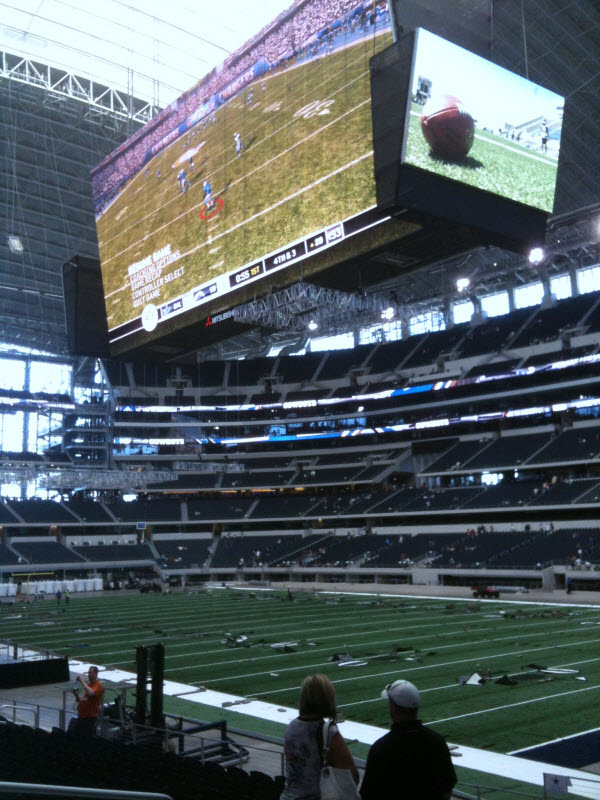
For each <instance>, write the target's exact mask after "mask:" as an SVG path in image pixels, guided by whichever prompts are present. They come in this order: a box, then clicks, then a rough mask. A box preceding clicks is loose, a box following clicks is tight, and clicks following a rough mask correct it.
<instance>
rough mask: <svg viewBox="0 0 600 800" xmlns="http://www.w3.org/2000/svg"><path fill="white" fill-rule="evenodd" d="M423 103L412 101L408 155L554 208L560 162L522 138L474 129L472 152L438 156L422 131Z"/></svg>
mask: <svg viewBox="0 0 600 800" xmlns="http://www.w3.org/2000/svg"><path fill="white" fill-rule="evenodd" d="M421 110H422V108H421V106H419V105H417V104H416V103H413V104H412V109H411V113H410V116H409V134H408V136H407V142H406V154H405V159H406V161H407V162H408V163H410V164H412V165H414V166H416V167H421V168H422V169H426V170H430V171H433V172H435V173H436V174H438V175H442V176H443V177H445V178H451V179H452V180H457V181H462V182H464V183H466V184H468V185H469V186H473V187H474V188H476V189H483V190H484V191H487V192H492V193H493V194H500V195H502V196H504V197H508V198H509V199H510V200H515V201H516V202H519V203H525V204H527V205H533V206H535V207H536V208H541V209H542V210H543V211H548V212H550V213H551V212H552V209H553V206H554V186H555V183H556V172H557V162H556V160H555V159H552V158H550V157H549V156H546V155H543V154H542V153H539V152H536V151H534V150H529V149H527V148H526V147H524V146H523V145H522V144H520V143H519V142H515V141H512V140H507V139H505V138H504V137H503V136H497V135H496V134H494V133H490V132H489V131H481V130H478V129H475V141H474V142H473V146H472V147H471V150H470V151H469V154H468V155H467V156H466V157H465V158H463V159H460V160H456V161H449V160H445V159H442V158H436V157H434V156H432V155H431V154H430V152H429V145H428V144H427V142H426V141H425V137H424V136H423V134H422V133H421V119H420V117H421Z"/></svg>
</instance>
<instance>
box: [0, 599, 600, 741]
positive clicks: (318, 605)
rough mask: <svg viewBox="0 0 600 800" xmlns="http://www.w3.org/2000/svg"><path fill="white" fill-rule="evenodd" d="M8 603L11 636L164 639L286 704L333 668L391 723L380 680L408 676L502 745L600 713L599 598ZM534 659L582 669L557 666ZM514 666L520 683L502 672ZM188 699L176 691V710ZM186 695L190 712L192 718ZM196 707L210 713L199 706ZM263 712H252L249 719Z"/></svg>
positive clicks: (456, 736)
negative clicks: (586, 601)
mask: <svg viewBox="0 0 600 800" xmlns="http://www.w3.org/2000/svg"><path fill="white" fill-rule="evenodd" d="M63 608H64V606H63ZM1 610H2V615H1V617H0V631H1V635H2V638H8V639H12V640H14V641H17V642H18V643H19V644H21V645H27V646H31V647H36V648H44V649H45V648H49V649H51V650H53V651H55V652H58V653H63V654H67V655H69V656H70V657H71V658H78V659H82V660H84V661H86V662H92V663H98V664H100V665H103V666H106V667H108V666H112V667H119V668H121V669H125V670H131V671H135V666H134V657H135V647H136V646H137V645H140V644H151V643H155V642H159V641H161V642H164V644H165V651H166V664H165V673H166V677H167V679H170V680H174V681H177V682H181V683H186V684H193V685H203V686H206V687H207V688H210V689H215V690H220V691H224V692H229V693H232V694H236V695H240V696H243V697H258V698H261V699H264V700H266V701H268V702H271V703H273V704H275V705H277V706H291V707H295V706H296V704H297V700H298V688H299V686H300V683H301V682H302V680H303V678H304V677H305V676H306V675H308V674H311V673H314V672H324V673H325V674H327V675H329V677H330V678H331V680H332V681H333V682H334V684H335V686H336V690H337V698H338V705H339V710H340V712H341V714H343V716H344V717H345V718H346V719H349V720H356V721H360V722H366V723H369V724H372V725H378V726H385V725H386V724H387V723H388V718H387V708H386V705H385V703H383V702H382V701H381V700H380V699H379V694H380V692H381V689H382V688H383V687H384V686H385V685H386V684H387V683H390V682H392V681H393V680H395V679H396V678H398V677H403V678H407V679H409V680H411V681H413V682H414V683H415V684H416V685H417V686H418V688H419V689H420V691H421V693H422V714H421V717H422V719H423V720H424V721H425V722H427V723H431V724H433V725H434V726H435V728H436V729H437V730H439V731H440V732H441V733H443V734H444V735H446V736H447V737H448V739H449V741H451V742H456V743H459V744H463V745H471V746H474V747H478V748H488V749H490V750H493V751H496V752H503V753H504V752H510V751H513V750H516V749H519V748H523V747H527V746H532V745H535V744H539V743H542V742H545V741H548V740H551V739H554V738H557V737H559V736H566V735H570V734H574V733H577V732H580V731H584V730H589V729H591V728H595V727H596V726H597V725H598V722H597V700H598V694H599V692H600V656H599V655H598V644H599V643H600V628H599V627H598V626H600V607H598V608H595V607H592V608H577V607H570V606H538V605H533V604H519V603H504V602H502V601H500V602H494V601H483V602H481V601H473V602H468V601H466V602H465V601H463V602H461V601H450V600H444V599H440V600H436V601H433V600H426V599H415V598H406V597H398V598H376V597H371V596H364V595H361V596H355V595H344V596H338V595H326V594H315V593H312V592H297V593H296V595H295V599H294V601H293V602H290V601H289V600H288V599H286V597H285V595H284V594H283V593H281V592H248V591H235V590H213V591H212V592H208V593H206V592H205V593H192V594H186V593H175V594H171V595H141V594H140V595H126V596H124V595H120V596H110V595H108V596H98V597H78V596H77V595H74V596H72V599H71V603H70V605H69V607H68V608H66V610H64V611H63V610H62V609H61V610H57V607H56V603H55V602H54V600H50V599H48V600H45V601H42V602H36V603H30V604H27V605H23V606H21V605H15V606H8V605H3V606H2V607H1ZM15 614H23V616H22V617H20V618H15ZM237 635H244V636H246V637H247V641H245V642H243V644H242V645H241V646H235V645H234V644H233V643H232V641H231V640H230V637H235V636H237ZM285 643H287V644H288V648H289V652H286V651H285V648H284V647H283V644H285ZM272 645H280V646H279V647H273V646H272ZM336 653H349V654H350V655H351V656H352V657H353V658H354V659H357V660H361V661H365V662H366V663H365V664H364V665H362V666H356V667H341V666H338V664H337V663H335V662H332V661H330V660H329V659H330V658H331V657H332V656H333V655H334V654H336ZM531 665H538V666H539V665H541V666H544V667H560V668H567V669H573V670H580V673H579V675H578V676H575V675H572V674H570V675H564V676H556V675H554V676H551V675H547V674H543V673H539V672H538V671H536V668H535V666H531ZM474 671H477V672H479V673H480V674H481V675H483V676H487V677H488V678H489V679H488V680H487V681H486V683H485V684H484V685H483V686H465V685H460V684H459V679H460V677H461V676H468V675H470V674H471V673H472V672H474ZM504 675H508V676H509V678H510V679H511V681H514V683H513V682H511V684H510V685H505V684H501V683H496V679H497V678H499V677H501V676H504ZM578 677H579V678H581V677H585V678H586V680H585V681H582V680H578V679H577V678H578ZM517 678H518V680H516V679H517ZM178 703H181V701H179V700H176V699H172V700H171V699H169V700H166V704H167V706H168V708H167V710H175V707H176V706H177V704H178ZM169 704H170V705H169ZM186 705H187V706H188V708H187V709H186V711H185V712H183V711H179V713H186V714H187V715H188V716H192V714H191V712H190V707H189V704H186ZM240 711H242V712H243V706H242V707H241V708H240ZM215 713H216V714H217V716H218V717H222V716H223V713H222V712H221V710H220V709H216V710H215V709H212V710H210V714H209V715H208V718H213V717H214V714H215ZM193 715H194V716H200V717H202V718H206V717H207V715H206V714H204V707H198V706H196V710H195V713H194V714H193ZM228 716H229V715H228ZM236 716H237V715H234V714H231V716H230V719H231V718H235V717H236ZM259 722H260V721H258V720H254V721H252V719H251V718H249V717H248V718H247V721H246V722H245V725H244V727H247V728H249V729H257V728H259V727H260V725H259ZM237 725H238V727H240V726H241V725H240V723H239V722H238V723H237Z"/></svg>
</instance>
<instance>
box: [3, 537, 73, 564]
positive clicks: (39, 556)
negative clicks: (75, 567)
mask: <svg viewBox="0 0 600 800" xmlns="http://www.w3.org/2000/svg"><path fill="white" fill-rule="evenodd" d="M14 547H15V550H16V551H17V552H18V553H19V554H20V555H22V556H25V558H26V559H27V561H29V563H30V564H67V563H74V562H81V561H83V560H84V559H83V558H82V557H81V556H80V555H78V554H77V553H75V552H74V551H73V550H69V548H68V547H65V546H64V544H60V543H59V542H17V543H16V544H15V546H14Z"/></svg>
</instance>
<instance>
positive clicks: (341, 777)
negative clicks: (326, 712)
mask: <svg viewBox="0 0 600 800" xmlns="http://www.w3.org/2000/svg"><path fill="white" fill-rule="evenodd" d="M330 727H331V722H330V721H328V722H324V723H323V752H322V758H323V767H322V769H321V778H320V781H319V786H320V790H321V800H360V795H359V793H358V789H357V787H356V784H355V783H354V778H353V777H352V775H351V773H350V771H349V770H347V769H338V767H332V766H330V765H329V764H328V763H327V756H328V754H329V745H330V738H331V737H330Z"/></svg>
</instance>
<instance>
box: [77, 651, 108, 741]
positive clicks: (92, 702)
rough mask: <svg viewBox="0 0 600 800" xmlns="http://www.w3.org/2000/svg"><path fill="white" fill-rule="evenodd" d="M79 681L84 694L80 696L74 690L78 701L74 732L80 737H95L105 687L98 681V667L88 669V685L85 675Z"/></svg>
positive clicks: (78, 677) (80, 676)
mask: <svg viewBox="0 0 600 800" xmlns="http://www.w3.org/2000/svg"><path fill="white" fill-rule="evenodd" d="M77 680H78V681H79V683H80V684H81V688H82V689H83V694H81V695H80V694H79V692H78V690H77V689H73V694H74V695H75V699H76V700H77V720H76V725H75V726H74V732H75V733H77V734H79V735H80V736H85V737H89V736H93V735H94V730H95V728H96V720H97V719H98V717H99V715H100V709H101V708H102V695H103V694H104V687H103V686H102V684H101V683H100V681H99V680H98V667H90V668H89V669H88V683H86V682H85V678H84V676H83V675H78V676H77Z"/></svg>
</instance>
